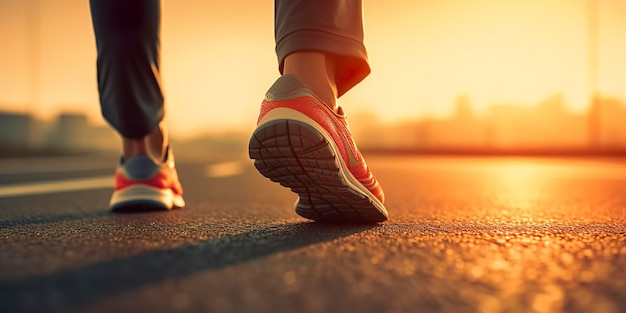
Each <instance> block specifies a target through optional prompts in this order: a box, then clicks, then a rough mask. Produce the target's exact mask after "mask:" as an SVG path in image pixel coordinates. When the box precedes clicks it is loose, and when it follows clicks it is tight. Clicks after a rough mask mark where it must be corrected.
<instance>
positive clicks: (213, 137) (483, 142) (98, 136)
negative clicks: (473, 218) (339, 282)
mask: <svg viewBox="0 0 626 313" xmlns="http://www.w3.org/2000/svg"><path fill="white" fill-rule="evenodd" d="M453 106H454V111H453V114H452V115H451V116H450V117H447V118H438V117H433V116H422V117H419V118H418V117H414V118H407V119H405V120H404V121H403V122H393V123H385V122H383V121H382V120H381V119H380V118H379V117H377V115H376V114H375V113H373V112H361V113H358V114H354V115H352V116H351V118H350V121H351V129H352V133H353V134H354V136H355V138H356V140H357V142H358V143H359V147H360V148H361V149H362V150H364V151H368V152H372V151H378V152H384V153H397V152H403V153H418V154H423V153H438V154H475V155H485V154H498V155H507V154H509V155H511V154H517V155H519V154H521V155H561V156H566V155H570V156H574V155H606V156H622V155H626V124H625V123H623V121H625V120H626V105H625V104H624V103H623V102H622V101H620V100H619V99H614V98H601V97H598V98H596V99H594V101H593V107H592V110H590V111H589V112H587V113H584V114H576V113H571V112H569V111H568V110H567V104H566V102H565V100H564V99H563V97H562V95H560V94H556V95H552V96H550V97H548V98H546V99H544V100H542V101H540V102H539V103H536V104H534V105H532V106H520V105H515V104H504V103H502V104H496V105H492V106H490V107H489V108H488V109H487V110H486V111H485V112H482V113H481V112H476V111H475V110H474V107H473V106H472V99H471V98H469V97H468V96H459V97H458V98H457V99H456V101H455V102H454V104H453ZM598 119H600V120H602V121H603V122H602V124H601V125H599V127H598V125H594V121H596V120H598ZM0 125H3V127H2V128H0V157H6V156H19V155H29V154H31V155H32V154H33V153H34V154H39V155H41V154H50V153H52V154H58V153H61V154H64V153H76V152H89V151H91V152H94V151H103V152H119V149H120V140H119V137H118V136H117V135H116V134H115V133H114V131H113V130H112V129H111V128H109V127H107V126H103V125H99V124H98V123H94V122H93V121H90V120H89V119H88V117H87V115H86V114H84V113H78V112H62V113H60V114H59V115H58V116H56V118H55V119H54V120H52V121H43V120H40V119H38V118H36V117H34V116H32V115H29V114H16V113H11V112H2V111H0ZM249 135H250V134H249V132H247V131H245V130H224V129H222V130H216V129H214V130H213V131H212V132H211V131H207V132H204V133H196V134H195V136H192V137H187V138H180V137H177V136H176V135H175V134H174V135H173V136H172V140H173V142H174V143H175V144H174V145H175V146H176V150H177V151H181V152H182V153H183V154H185V155H187V157H192V158H196V157H201V156H207V155H208V156H216V155H222V156H225V155H230V156H234V157H242V156H244V155H247V152H246V151H247V150H246V147H247V142H248V139H249Z"/></svg>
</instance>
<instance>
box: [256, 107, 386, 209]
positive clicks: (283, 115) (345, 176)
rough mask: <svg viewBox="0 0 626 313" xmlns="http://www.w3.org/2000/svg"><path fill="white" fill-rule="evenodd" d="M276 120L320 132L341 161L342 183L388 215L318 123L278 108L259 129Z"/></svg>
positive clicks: (261, 121) (268, 114) (303, 115)
mask: <svg viewBox="0 0 626 313" xmlns="http://www.w3.org/2000/svg"><path fill="white" fill-rule="evenodd" d="M275 120H295V121H299V122H303V123H306V124H308V125H310V126H311V127H313V128H315V130H317V131H318V132H320V134H322V136H323V137H324V138H326V140H327V141H328V142H329V143H330V148H331V150H332V151H333V154H334V155H335V160H338V161H339V170H340V171H341V174H342V175H341V180H342V182H343V183H344V184H345V185H346V186H347V187H348V188H350V189H352V190H354V191H357V192H359V193H361V195H366V196H367V197H368V198H369V199H370V200H371V201H372V203H373V204H374V206H375V207H376V208H377V209H378V210H379V211H380V212H382V213H383V214H384V215H385V216H387V215H388V213H387V209H386V208H385V206H384V205H383V204H382V202H380V200H378V198H376V196H374V194H372V192H371V191H369V189H367V187H365V186H364V185H363V184H361V182H359V180H358V179H356V178H355V177H354V175H352V173H351V172H350V170H349V169H348V166H346V164H345V162H344V161H343V158H342V157H341V154H340V153H339V149H338V148H337V147H336V146H335V140H334V139H333V138H332V136H331V135H330V134H329V133H328V131H326V129H324V127H322V126H321V125H320V124H318V123H317V122H316V121H314V120H313V119H312V118H310V117H308V116H306V115H305V114H303V113H301V112H299V111H296V110H293V109H289V108H276V109H274V110H272V111H270V112H268V113H267V114H266V115H265V116H264V117H263V118H262V119H261V120H260V121H259V123H258V126H257V127H260V126H263V125H264V124H267V123H269V122H272V121H275ZM296 203H297V202H296Z"/></svg>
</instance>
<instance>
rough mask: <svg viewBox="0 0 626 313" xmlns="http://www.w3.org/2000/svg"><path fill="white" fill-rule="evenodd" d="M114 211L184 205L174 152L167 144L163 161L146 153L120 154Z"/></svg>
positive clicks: (113, 201) (112, 201)
mask: <svg viewBox="0 0 626 313" xmlns="http://www.w3.org/2000/svg"><path fill="white" fill-rule="evenodd" d="M110 206H111V210H113V211H155V210H171V209H175V208H182V207H184V206H185V200H183V188H182V187H181V184H180V181H179V180H178V174H177V172H176V167H175V163H174V154H173V153H172V150H171V149H170V148H169V147H168V149H167V155H166V157H165V160H164V161H163V162H157V161H155V160H153V159H152V158H151V157H149V156H135V157H132V158H130V159H129V160H128V161H124V158H120V165H119V166H118V168H117V172H116V173H115V191H114V192H113V196H112V197H111V203H110Z"/></svg>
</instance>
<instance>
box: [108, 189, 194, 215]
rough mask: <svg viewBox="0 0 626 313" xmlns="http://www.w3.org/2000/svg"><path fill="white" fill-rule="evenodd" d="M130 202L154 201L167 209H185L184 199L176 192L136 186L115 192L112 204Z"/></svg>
mask: <svg viewBox="0 0 626 313" xmlns="http://www.w3.org/2000/svg"><path fill="white" fill-rule="evenodd" d="M130 201H153V202H158V203H162V204H163V206H164V207H165V208H167V209H168V210H169V209H172V208H173V207H184V206H185V200H183V197H182V196H180V195H177V194H174V192H173V191H172V190H171V189H166V190H162V189H159V188H155V187H150V186H147V185H135V186H130V187H127V188H124V189H122V190H116V191H115V192H113V196H112V197H111V202H110V204H111V205H112V206H113V205H116V204H120V203H124V202H130Z"/></svg>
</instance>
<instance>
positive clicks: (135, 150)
mask: <svg viewBox="0 0 626 313" xmlns="http://www.w3.org/2000/svg"><path fill="white" fill-rule="evenodd" d="M168 144H169V143H168V135H167V128H166V127H165V126H164V125H163V123H160V124H159V125H158V126H157V128H155V129H154V130H153V131H152V132H150V133H149V134H148V135H146V136H145V137H143V138H125V137H122V146H123V155H124V160H128V159H130V158H132V157H134V156H142V155H143V156H149V157H151V158H153V159H155V160H163V159H164V158H165V153H167V151H166V150H167V146H168Z"/></svg>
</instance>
